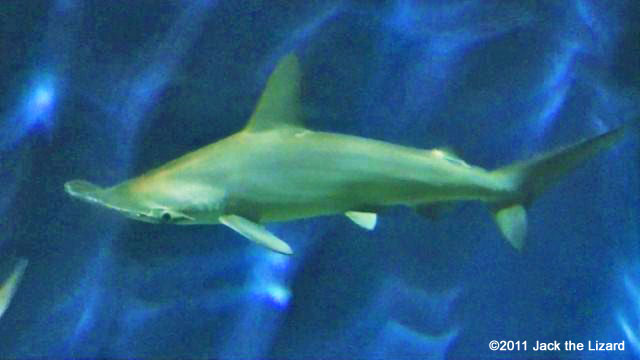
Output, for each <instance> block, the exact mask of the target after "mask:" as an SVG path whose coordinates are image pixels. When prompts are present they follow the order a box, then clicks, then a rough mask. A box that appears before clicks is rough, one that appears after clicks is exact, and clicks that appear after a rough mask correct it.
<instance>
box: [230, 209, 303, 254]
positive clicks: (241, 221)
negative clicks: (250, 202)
mask: <svg viewBox="0 0 640 360" xmlns="http://www.w3.org/2000/svg"><path fill="white" fill-rule="evenodd" d="M218 220H219V221H220V223H221V224H224V225H226V226H228V227H230V228H231V229H233V230H235V231H236V232H238V233H240V235H242V236H244V237H246V238H247V239H249V240H251V241H253V242H255V243H258V244H260V245H262V246H264V247H267V248H269V249H271V250H273V251H276V252H279V253H281V254H285V255H291V254H293V251H292V250H291V247H290V246H289V245H288V244H287V243H286V242H284V241H282V240H280V239H279V238H278V237H277V236H275V235H273V234H272V233H270V232H269V231H268V230H267V229H265V228H264V226H262V225H259V224H256V223H254V222H253V221H251V220H248V219H245V218H243V217H242V216H238V215H225V216H221V217H220V218H219V219H218Z"/></svg>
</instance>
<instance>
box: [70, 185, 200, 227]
mask: <svg viewBox="0 0 640 360" xmlns="http://www.w3.org/2000/svg"><path fill="white" fill-rule="evenodd" d="M64 188H65V191H66V192H67V193H68V194H69V195H71V196H73V197H74V198H78V199H81V200H83V201H86V202H89V203H92V204H95V205H99V206H102V207H105V208H108V209H111V210H115V211H117V212H118V213H120V214H121V215H123V216H125V217H128V218H130V219H133V220H138V221H143V222H147V223H152V224H186V223H190V222H193V221H195V219H194V218H193V217H191V216H189V215H186V214H184V213H182V212H180V211H176V210H173V209H171V208H169V207H167V206H163V205H162V204H158V203H157V202H155V201H150V200H149V199H147V198H146V197H144V196H141V195H140V194H137V193H135V192H133V191H131V190H130V188H129V186H128V183H126V182H125V183H122V184H120V185H117V186H114V187H111V188H102V187H99V186H97V185H94V184H92V183H90V182H88V181H85V180H71V181H68V182H67V183H65V185H64Z"/></svg>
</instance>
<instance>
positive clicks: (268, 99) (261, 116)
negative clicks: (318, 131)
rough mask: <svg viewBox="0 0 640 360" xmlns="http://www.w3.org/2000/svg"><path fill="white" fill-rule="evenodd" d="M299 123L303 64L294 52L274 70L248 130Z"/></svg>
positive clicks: (296, 125) (255, 130)
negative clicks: (301, 65) (301, 68)
mask: <svg viewBox="0 0 640 360" xmlns="http://www.w3.org/2000/svg"><path fill="white" fill-rule="evenodd" d="M283 126H293V127H302V124H301V123H300V64H299V63H298V58H297V57H296V55H295V54H294V53H291V54H289V55H287V56H285V57H283V58H282V59H281V60H280V61H279V62H278V65H277V66H276V68H275V69H274V70H273V72H272V73H271V75H269V79H268V80H267V85H266V86H265V88H264V91H263V92H262V95H261V96H260V100H258V105H257V106H256V109H255V111H254V112H253V115H252V116H251V119H249V123H248V124H247V126H246V128H245V130H246V131H252V132H257V131H267V130H271V129H275V128H279V127H283Z"/></svg>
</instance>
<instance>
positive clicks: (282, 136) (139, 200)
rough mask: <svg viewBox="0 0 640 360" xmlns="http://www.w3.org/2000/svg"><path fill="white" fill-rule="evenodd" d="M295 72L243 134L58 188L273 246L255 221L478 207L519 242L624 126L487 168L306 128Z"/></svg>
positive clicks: (292, 68)
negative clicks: (548, 201) (549, 201)
mask: <svg viewBox="0 0 640 360" xmlns="http://www.w3.org/2000/svg"><path fill="white" fill-rule="evenodd" d="M299 92H300V69H299V65H298V61H297V58H296V57H295V55H293V54H291V55H288V56H286V57H284V58H283V59H282V60H281V61H280V62H279V64H278V66H277V67H276V69H275V70H274V71H273V73H272V74H271V75H270V77H269V79H268V81H267V85H266V88H265V90H264V92H263V94H262V95H261V97H260V100H259V101H258V105H257V107H256V110H255V112H254V114H253V115H252V117H251V119H250V120H249V123H248V125H247V126H246V128H245V129H243V130H242V131H240V132H238V133H236V134H234V135H231V136H229V137H227V138H225V139H222V140H220V141H218V142H215V143H213V144H210V145H208V146H205V147H203V148H201V149H198V150H196V151H194V152H191V153H189V154H186V155H184V156H182V157H180V158H178V159H175V160H173V161H171V162H169V163H167V164H165V165H163V166H161V167H159V168H156V169H154V170H151V171H149V172H147V173H145V174H143V175H141V176H139V177H136V178H133V179H130V180H127V181H124V182H122V183H120V184H118V185H115V186H113V187H109V188H101V187H99V186H96V185H93V184H91V183H89V182H87V181H84V180H73V181H70V182H68V183H66V184H65V189H66V191H67V192H68V193H69V194H71V195H72V196H74V197H77V198H80V199H83V200H85V201H89V202H92V203H96V204H99V205H102V206H105V207H107V208H111V209H114V210H117V211H119V212H121V213H122V214H123V215H125V216H127V217H130V218H133V219H136V220H140V221H146V222H151V223H173V224H180V225H188V224H224V225H226V226H228V227H230V228H232V229H233V230H235V231H237V232H238V233H240V234H242V235H244V236H245V237H247V238H248V239H250V240H253V241H255V242H257V243H259V244H261V245H264V246H266V247H268V248H270V249H272V250H274V251H277V252H281V253H285V254H290V253H292V250H291V248H290V246H289V245H288V244H287V243H285V242H284V241H282V240H281V239H279V238H277V237H276V236H275V235H273V234H272V233H270V232H269V231H268V230H267V229H266V228H264V226H263V225H262V224H264V223H268V222H277V221H288V220H294V219H301V218H309V217H315V216H321V215H332V214H345V215H347V216H348V217H349V218H350V219H351V220H353V221H354V222H355V223H356V224H358V225H360V226H362V227H364V228H367V229H373V228H374V227H375V224H376V219H377V217H376V213H377V212H378V211H379V210H380V209H382V208H384V207H388V206H395V205H406V206H410V207H413V208H415V209H416V210H418V211H419V212H422V213H429V208H430V207H431V206H433V205H436V206H437V205H438V204H443V203H444V204H446V203H450V202H453V201H467V200H479V201H483V202H486V203H488V204H489V205H490V207H491V209H492V211H493V213H494V218H495V220H496V222H497V224H498V226H499V227H500V230H501V232H502V234H503V235H504V236H505V238H506V239H507V240H508V241H509V242H510V243H511V244H512V245H513V246H514V247H516V248H518V249H520V248H522V246H523V245H524V237H525V234H526V210H525V209H526V207H527V205H528V204H530V202H531V201H532V200H533V198H534V197H535V196H537V195H538V194H539V193H541V192H542V191H544V190H545V189H546V188H547V187H548V186H550V185H551V184H552V183H553V182H554V181H555V180H557V179H558V178H560V177H561V176H562V175H564V174H566V173H568V172H569V171H570V170H572V169H574V168H575V167H577V166H578V165H580V164H581V163H583V162H584V161H585V160H587V159H588V158H590V157H592V156H594V155H595V154H596V153H598V152H600V151H601V150H604V149H607V148H609V147H610V146H612V145H613V144H615V143H616V142H617V141H618V140H619V139H620V138H621V137H622V136H623V135H624V133H625V132H626V130H627V128H628V127H629V126H628V125H627V126H622V127H620V128H618V129H615V130H613V131H610V132H608V133H605V134H603V135H600V136H598V137H596V138H593V139H589V140H586V141H582V142H578V143H576V144H574V145H571V146H569V147H567V148H564V149H561V150H558V151H554V152H550V153H547V154H544V155H541V156H538V157H536V158H534V159H533V160H529V161H525V162H520V163H516V164H513V165H509V166H506V167H503V168H500V169H497V170H494V171H488V170H485V169H483V168H480V167H476V166H471V165H469V164H467V163H465V162H464V161H463V160H461V159H459V158H457V157H456V156H455V155H453V154H450V153H448V152H446V151H444V150H439V149H432V150H425V149H417V148H411V147H405V146H400V145H395V144H390V143H386V142H382V141H378V140H372V139H366V138H362V137H356V136H350V135H343V134H336V133H327V132H316V131H311V130H309V129H307V128H305V127H304V125H303V124H302V123H301V121H300V119H301V114H300V106H299Z"/></svg>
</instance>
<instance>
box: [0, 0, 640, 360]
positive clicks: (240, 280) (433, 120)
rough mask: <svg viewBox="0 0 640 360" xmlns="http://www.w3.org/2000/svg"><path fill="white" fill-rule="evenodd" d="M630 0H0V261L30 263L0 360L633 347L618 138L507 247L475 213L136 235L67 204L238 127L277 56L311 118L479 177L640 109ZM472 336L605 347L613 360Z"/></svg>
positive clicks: (471, 207)
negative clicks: (76, 185)
mask: <svg viewBox="0 0 640 360" xmlns="http://www.w3.org/2000/svg"><path fill="white" fill-rule="evenodd" d="M639 24H640V4H638V2H634V1H629V0H620V1H615V2H614V1H595V0H575V1H570V2H557V1H480V0H463V1H457V0H456V1H449V2H437V1H433V2H428V1H418V0H394V1H393V0H392V1H297V2H296V1H251V0H246V1H244V0H243V1H235V0H220V1H214V0H192V1H186V0H171V1H162V2H158V1H136V2H114V1H77V0H56V1H35V0H33V1H20V2H18V1H13V2H9V1H6V2H1V3H0V88H1V89H2V91H1V92H0V185H1V186H0V229H1V231H0V251H1V252H2V254H11V255H17V256H21V257H25V258H27V259H29V261H30V263H29V266H28V268H27V271H26V273H25V276H24V279H23V282H22V284H21V286H20V288H19V290H18V292H17V293H16V296H15V298H14V301H13V303H12V305H11V307H10V308H9V310H8V311H7V313H6V314H5V315H4V317H3V318H2V319H0V358H25V357H67V358H69V357H82V358H95V357H101V358H133V357H136V358H158V357H163V358H178V357H179V358H224V359H236V358H288V359H303V358H304V359H336V358H343V359H346V358H349V359H443V358H446V359H465V358H482V359H484V358H487V359H493V358H530V357H531V356H536V357H537V358H545V359H556V358H575V357H576V356H579V357H583V358H598V359H600V358H610V359H621V358H623V359H625V358H626V359H632V358H636V357H638V355H640V338H638V336H640V335H639V334H640V325H639V324H640V310H639V309H640V252H639V248H638V240H639V236H640V231H639V226H640V225H639V224H640V222H639V220H638V219H640V216H639V210H640V209H639V205H638V204H639V203H640V184H639V180H640V178H639V176H638V166H639V156H640V151H639V150H638V149H639V145H638V138H637V136H636V137H633V136H632V137H629V138H628V139H626V140H625V141H624V142H622V143H621V144H620V145H618V146H616V147H615V148H614V149H612V150H610V151H608V152H606V153H605V154H602V155H601V156H599V157H597V158H596V159H594V160H592V161H590V162H589V163H588V164H587V165H586V166H584V167H583V168H581V169H579V170H577V171H575V172H574V173H573V174H572V175H571V176H569V177H567V178H566V179H564V180H563V181H561V182H560V183H559V184H558V185H557V186H555V187H554V188H552V189H551V190H550V191H548V192H547V193H545V194H544V195H543V196H541V197H540V198H539V199H538V200H537V201H536V202H534V203H533V205H532V206H531V208H530V209H529V212H528V213H529V232H528V237H527V245H526V247H525V249H524V250H523V251H522V253H518V252H517V251H515V250H514V249H512V248H511V247H510V246H509V245H508V244H507V243H506V242H505V241H504V240H503V239H502V238H501V237H500V234H499V232H498V230H497V228H496V226H495V225H494V223H493V222H492V220H491V217H490V215H489V213H488V211H487V210H486V207H485V206H484V205H482V204H476V203H468V204H461V205H460V206H458V207H457V208H456V209H454V210H453V212H451V213H449V214H448V216H446V217H444V218H443V219H441V220H439V221H435V222H434V221H429V220H426V219H423V218H421V217H419V216H418V215H416V214H414V213H413V212H412V211H411V210H409V209H404V208H393V209H390V210H388V211H385V212H384V213H381V214H380V217H379V223H378V227H377V228H376V229H375V230H374V231H372V232H368V231H365V230H363V229H360V228H358V227H356V226H354V225H353V224H352V223H350V222H349V221H348V220H347V219H346V218H345V217H340V216H334V217H325V218H316V219H308V220H302V221H295V222H291V223H283V224H273V225H270V226H269V228H270V229H271V230H272V231H273V232H274V233H276V234H277V235H278V236H280V237H282V238H283V239H285V240H286V241H288V242H289V243H290V244H291V246H292V247H293V248H294V250H295V251H296V254H295V255H294V256H292V257H285V256H282V255H278V254H273V253H270V252H268V251H266V250H264V249H262V248H259V247H257V246H255V245H253V244H251V243H249V242H248V241H246V240H245V239H243V238H242V237H241V236H239V235H238V234H236V233H234V232H232V231H231V230H229V229H227V228H224V227H222V226H194V227H177V226H176V227H171V226H154V225H150V224H145V223H137V222H132V221H129V220H124V219H121V218H119V217H118V216H117V215H116V214H113V213H110V212H107V211H104V210H102V209H97V208H93V207H90V206H89V205H87V204H84V203H80V202H78V201H73V200H72V199H71V198H70V197H69V196H67V195H66V194H65V193H64V191H63V184H64V182H65V181H68V180H71V179H74V178H84V179H88V180H90V181H92V182H95V183H97V184H100V185H103V186H107V185H112V184H115V183H117V182H120V181H122V180H124V179H127V178H129V177H132V176H135V175H137V174H140V173H142V172H144V171H146V170H149V169H151V168H154V167H156V166H159V165H161V164H163V163H165V162H167V161H169V160H172V159H174V158H176V157H178V156H180V155H182V154H184V153H185V152H187V151H190V150H194V149H197V148H199V147H201V146H204V145H207V144H209V143H211V142H213V141H216V140H218V139H221V138H223V137H225V136H227V135H230V134H232V133H233V132H235V131H238V130H239V129H241V128H242V127H243V126H244V124H245V122H246V120H247V119H248V117H249V116H250V114H251V112H252V110H253V107H254V105H255V102H256V100H257V97H258V96H259V94H260V92H261V90H262V87H263V86H264V82H265V80H266V77H267V76H268V74H269V72H270V71H271V70H272V69H273V67H274V66H275V64H276V62H277V60H278V59H279V58H280V57H281V56H283V55H285V54H287V53H288V52H290V51H295V52H296V53H297V54H298V56H299V58H300V62H301V66H302V70H303V79H302V86H303V96H302V103H303V108H304V113H305V114H306V117H307V119H306V121H307V124H308V125H309V127H310V128H313V129H319V130H326V131H334V132H341V133H349V134H354V135H359V136H364V137H369V138H376V139H381V140H385V141H390V142H393V143H398V144H403V145H409V146H415V147H421V148H432V147H440V146H449V147H451V148H453V149H455V151H456V152H457V153H458V154H459V155H460V156H461V157H462V158H463V159H465V160H466V161H467V162H469V163H472V164H475V165H480V166H484V167H487V168H495V167H497V166H499V165H503V164H507V163H509V162H511V161H514V160H517V159H522V158H527V157H529V156H532V155H533V154H536V153H538V152H541V151H545V150H549V149H552V148H554V147H556V146H559V145H562V144H567V143H571V142H575V141H578V140H580V139H583V138H586V137H591V136H595V135H598V134H600V133H602V132H605V131H607V130H610V129H613V128H615V127H616V126H619V125H621V124H622V123H624V122H625V121H629V120H631V119H634V118H637V117H638V116H639V115H640V25H639ZM491 340H514V341H517V340H520V341H524V340H526V341H528V343H529V347H530V348H531V346H532V344H533V343H535V341H536V340H539V341H554V340H557V341H561V342H563V341H565V340H572V341H574V342H585V343H586V342H587V341H589V340H591V341H592V342H593V341H596V340H598V341H601V342H602V341H609V342H620V341H623V340H624V341H625V344H626V348H625V351H624V352H622V353H620V352H618V353H611V352H609V353H606V352H598V353H596V352H580V353H567V352H561V353H558V352H556V353H533V352H531V351H529V352H508V353H504V352H503V353H500V352H491V351H490V350H489V348H488V344H489V341H491Z"/></svg>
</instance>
